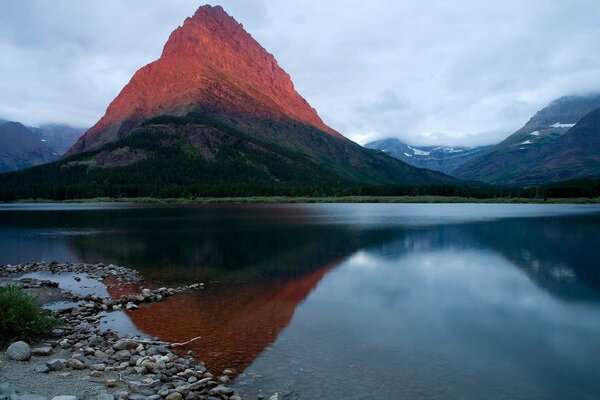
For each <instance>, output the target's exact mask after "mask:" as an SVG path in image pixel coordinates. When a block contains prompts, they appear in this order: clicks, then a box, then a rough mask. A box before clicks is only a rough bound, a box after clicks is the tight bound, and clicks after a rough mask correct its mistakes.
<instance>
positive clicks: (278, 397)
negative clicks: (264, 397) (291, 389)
mask: <svg viewBox="0 0 600 400" xmlns="http://www.w3.org/2000/svg"><path fill="white" fill-rule="evenodd" d="M269 400H281V395H280V394H279V393H275V394H274V395H273V396H271V397H269Z"/></svg>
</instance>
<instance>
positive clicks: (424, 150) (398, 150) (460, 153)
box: [364, 138, 491, 176]
mask: <svg viewBox="0 0 600 400" xmlns="http://www.w3.org/2000/svg"><path fill="white" fill-rule="evenodd" d="M364 147H366V148H368V149H376V150H381V151H383V152H384V153H386V154H388V155H390V156H392V157H394V158H397V159H399V160H401V161H404V162H405V163H407V164H410V165H412V166H414V167H417V168H426V169H430V170H432V171H439V172H442V173H444V174H447V175H450V176H452V172H453V171H454V170H455V169H456V168H458V167H459V166H461V165H462V164H464V163H466V162H468V161H470V160H472V159H474V158H475V157H477V156H478V155H479V154H481V153H482V152H484V151H486V150H487V149H489V148H490V147H491V146H475V147H465V146H409V145H408V144H406V143H404V142H402V141H401V140H399V139H396V138H389V139H382V140H376V141H373V142H369V143H366V144H365V145H364Z"/></svg>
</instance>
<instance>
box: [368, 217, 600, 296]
mask: <svg viewBox="0 0 600 400" xmlns="http://www.w3.org/2000/svg"><path fill="white" fill-rule="evenodd" d="M599 231H600V217H598V216H586V217H568V218H526V219H502V220H498V221H491V222H477V223H468V224H460V225H442V226H436V227H427V228H423V229H418V230H414V231H410V232H407V233H406V235H404V236H403V237H402V238H401V239H399V240H395V241H392V242H389V243H386V244H384V245H382V246H380V247H379V248H378V249H377V250H376V251H377V253H378V255H380V256H384V257H387V258H395V257H398V256H400V255H401V254H404V253H408V252H413V251H420V250H421V251H427V250H444V249H445V250H448V249H455V250H465V249H482V250H489V251H494V252H497V253H500V254H501V255H502V256H503V257H505V258H506V259H508V260H509V261H511V263H512V264H514V265H515V266H517V267H519V268H520V269H522V270H523V271H524V272H525V273H526V274H527V275H528V276H529V277H530V279H531V280H532V281H533V282H534V283H535V284H536V285H538V286H540V287H541V288H543V289H544V290H546V291H548V292H549V293H550V294H551V295H553V296H557V297H559V298H563V299H569V300H593V301H599V300H600V268H599V267H598V265H599V264H598V256H597V249H599V248H600V235H599V234H598V232H599ZM565 232H568V234H565ZM372 250H373V249H372ZM465 278H468V277H465Z"/></svg>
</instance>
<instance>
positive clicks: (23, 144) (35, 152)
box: [0, 118, 85, 173]
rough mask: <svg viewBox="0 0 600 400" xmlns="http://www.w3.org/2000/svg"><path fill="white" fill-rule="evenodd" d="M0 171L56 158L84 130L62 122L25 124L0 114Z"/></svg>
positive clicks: (27, 166)
mask: <svg viewBox="0 0 600 400" xmlns="http://www.w3.org/2000/svg"><path fill="white" fill-rule="evenodd" d="M3 125H5V126H4V127H3V128H2V129H0V143H2V148H0V153H1V158H0V173H3V172H11V171H18V170H21V169H26V168H30V167H33V166H36V165H40V164H45V163H47V162H51V161H56V160H57V159H58V158H60V155H62V154H64V153H65V152H66V151H67V150H68V149H69V148H70V147H71V146H73V144H74V143H75V142H76V141H77V139H79V138H80V137H81V135H82V134H83V133H84V131H85V130H84V129H82V128H74V127H72V126H69V125H66V124H44V125H40V126H37V127H34V126H25V125H23V124H21V123H19V122H9V121H8V120H6V119H3V118H0V126H3Z"/></svg>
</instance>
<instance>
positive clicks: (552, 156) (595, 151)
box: [514, 108, 600, 185]
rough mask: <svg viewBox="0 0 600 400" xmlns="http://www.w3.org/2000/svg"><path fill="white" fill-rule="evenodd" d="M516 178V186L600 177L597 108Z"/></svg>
mask: <svg viewBox="0 0 600 400" xmlns="http://www.w3.org/2000/svg"><path fill="white" fill-rule="evenodd" d="M540 158H541V159H540V160H536V162H535V163H533V162H529V163H528V164H527V169H526V170H525V171H524V172H523V173H521V174H520V175H519V177H518V178H515V180H514V182H515V183H516V184H517V185H537V184H543V183H547V182H557V181H565V180H572V179H583V178H600V108H599V109H597V110H594V111H592V112H591V113H589V114H587V115H586V116H584V117H583V118H582V119H581V120H580V121H579V122H578V123H577V124H576V125H575V126H574V127H573V128H571V129H570V130H569V131H568V132H567V133H566V134H564V135H562V136H561V137H559V138H558V139H557V140H556V142H555V143H554V144H552V145H550V146H549V147H548V148H547V149H546V150H544V151H543V152H542V154H541V155H540Z"/></svg>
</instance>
